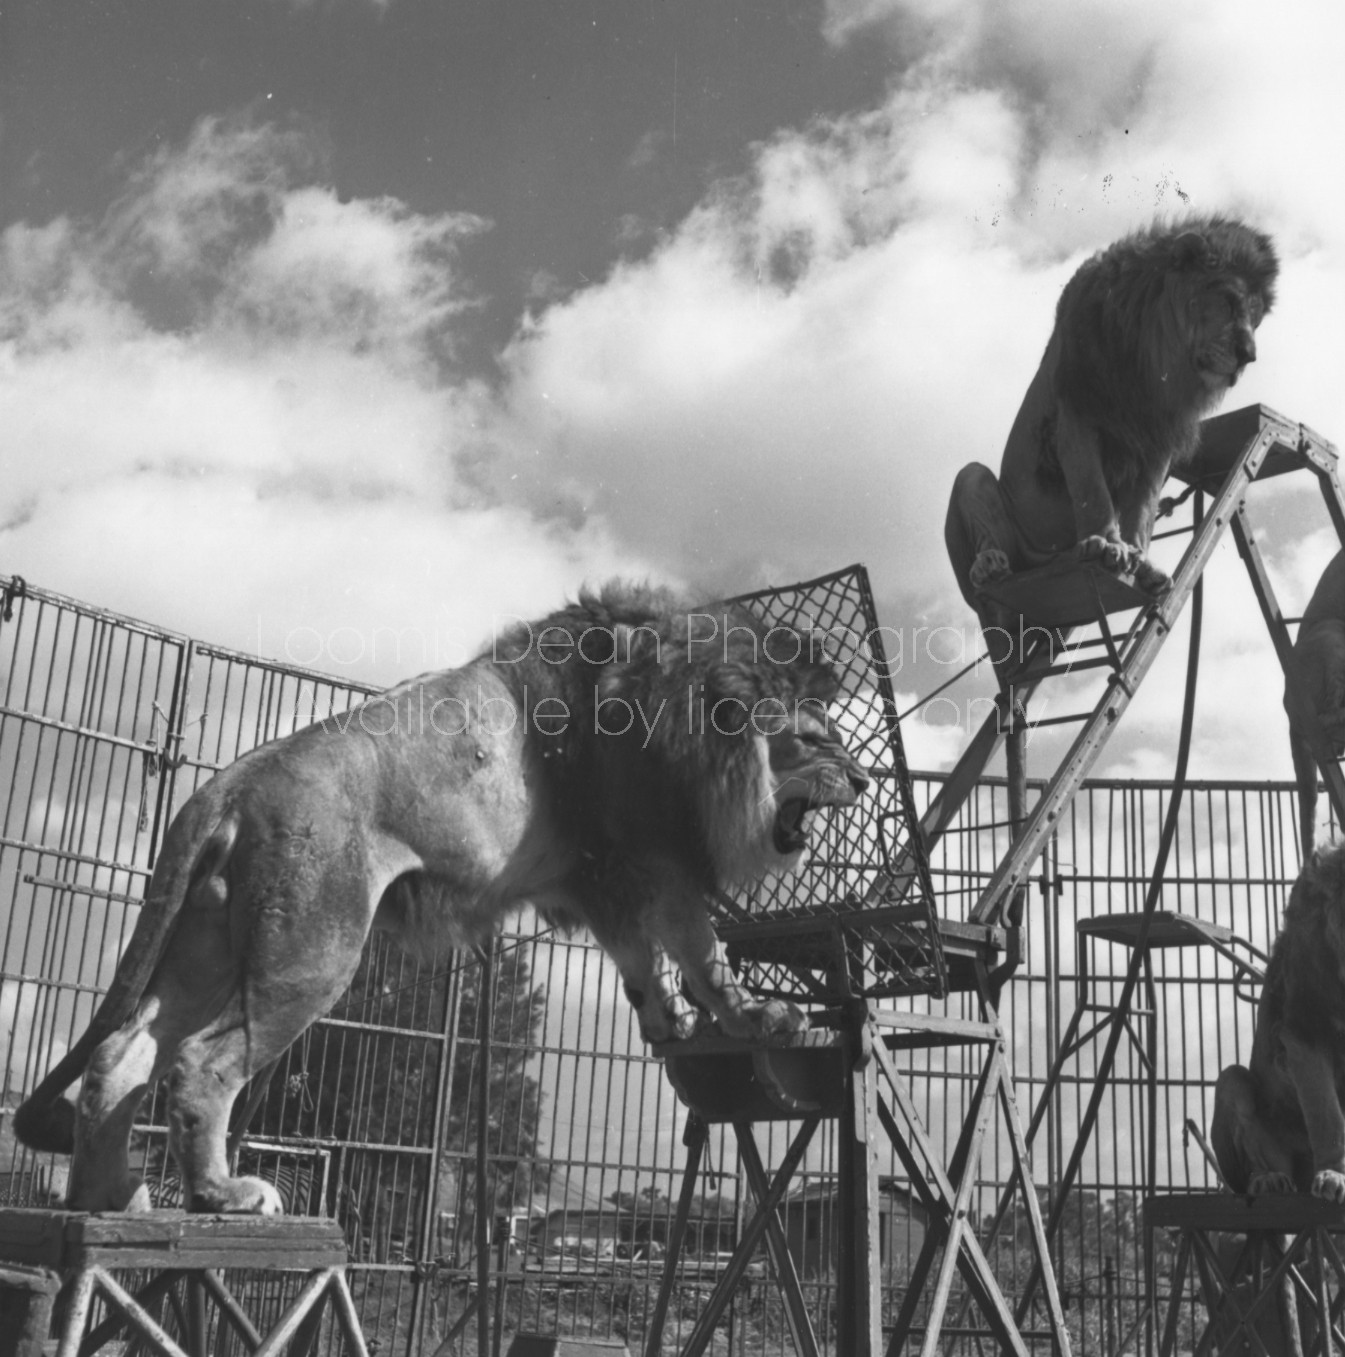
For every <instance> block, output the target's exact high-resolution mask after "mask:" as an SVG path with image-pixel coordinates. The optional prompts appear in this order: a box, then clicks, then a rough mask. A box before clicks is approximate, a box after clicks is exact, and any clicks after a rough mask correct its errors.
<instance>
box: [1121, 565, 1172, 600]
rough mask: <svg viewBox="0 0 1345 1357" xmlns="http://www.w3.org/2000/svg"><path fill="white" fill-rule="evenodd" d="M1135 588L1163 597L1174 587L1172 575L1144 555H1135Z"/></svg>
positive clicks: (1154, 596)
mask: <svg viewBox="0 0 1345 1357" xmlns="http://www.w3.org/2000/svg"><path fill="white" fill-rule="evenodd" d="M1131 573H1132V574H1133V575H1134V576H1135V588H1136V589H1141V590H1143V591H1144V592H1145V593H1146V594H1148V595H1149V596H1150V597H1151V598H1162V596H1163V595H1164V594H1166V593H1167V591H1168V590H1169V589H1171V588H1172V576H1171V575H1169V574H1168V573H1167V571H1165V570H1160V569H1159V568H1158V567H1157V566H1156V565H1153V564H1152V563H1151V562H1150V561H1149V560H1147V559H1146V558H1145V557H1143V556H1136V557H1135V565H1134V569H1133V570H1132V572H1131Z"/></svg>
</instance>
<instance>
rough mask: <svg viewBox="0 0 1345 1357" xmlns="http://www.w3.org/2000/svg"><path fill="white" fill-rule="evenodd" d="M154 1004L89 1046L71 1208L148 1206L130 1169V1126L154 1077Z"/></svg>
mask: <svg viewBox="0 0 1345 1357" xmlns="http://www.w3.org/2000/svg"><path fill="white" fill-rule="evenodd" d="M153 1016H154V1009H153V1008H152V1007H149V1006H145V1005H142V1006H141V1008H140V1009H139V1010H138V1011H137V1012H136V1013H135V1014H134V1015H133V1016H132V1018H131V1019H130V1021H128V1022H127V1023H126V1024H125V1026H123V1027H122V1028H121V1029H120V1030H119V1031H117V1032H114V1033H113V1034H112V1035H111V1036H110V1037H108V1038H107V1039H106V1040H105V1041H104V1042H102V1044H101V1045H99V1046H98V1047H97V1049H96V1050H95V1051H94V1053H93V1056H92V1058H91V1059H90V1061H89V1067H88V1069H87V1070H86V1071H85V1073H84V1084H83V1087H82V1088H81V1090H80V1096H79V1111H78V1116H77V1118H76V1121H75V1148H74V1158H73V1159H72V1161H71V1164H70V1184H69V1189H68V1191H67V1194H66V1204H67V1205H68V1206H69V1207H70V1208H71V1209H72V1210H75V1211H148V1210H150V1208H151V1206H152V1203H151V1202H150V1198H149V1193H148V1191H147V1190H146V1188H145V1185H144V1183H143V1182H142V1181H141V1179H140V1177H139V1175H138V1174H134V1173H132V1172H131V1164H130V1140H131V1125H132V1123H133V1122H134V1121H135V1114H136V1112H137V1111H138V1110H139V1108H140V1104H141V1102H143V1101H144V1097H145V1093H146V1091H147V1090H148V1088H149V1087H150V1085H151V1084H152V1083H153V1082H154V1079H155V1076H156V1073H157V1067H158V1064H159V1052H160V1042H159V1038H158V1035H157V1034H156V1033H155V1032H154V1030H153V1023H152V1018H153Z"/></svg>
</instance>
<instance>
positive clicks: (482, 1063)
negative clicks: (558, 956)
mask: <svg viewBox="0 0 1345 1357" xmlns="http://www.w3.org/2000/svg"><path fill="white" fill-rule="evenodd" d="M476 1004H477V1008H476V1037H477V1053H476V1058H477V1065H476V1067H477V1070H478V1071H479V1074H480V1082H479V1084H478V1088H477V1094H478V1097H479V1099H480V1101H479V1102H478V1103H477V1108H476V1304H477V1312H476V1351H477V1357H490V1227H491V1216H492V1214H493V1209H492V1203H491V1200H490V1187H489V1184H488V1183H487V1181H486V1169H487V1166H488V1157H487V1154H486V1141H487V1138H488V1137H489V1135H490V1033H491V1027H492V1026H493V1018H494V1010H495V939H494V938H493V937H491V938H487V940H486V942H485V944H484V945H483V946H482V947H481V983H480V984H479V985H478V986H477V999H476Z"/></svg>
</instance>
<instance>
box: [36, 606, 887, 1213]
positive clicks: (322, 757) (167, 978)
mask: <svg viewBox="0 0 1345 1357" xmlns="http://www.w3.org/2000/svg"><path fill="white" fill-rule="evenodd" d="M815 652H818V653H815ZM837 683H838V681H837V678H836V675H835V672H834V671H833V669H832V666H831V665H830V663H829V662H828V661H827V660H826V658H825V656H824V655H822V654H820V652H819V648H818V646H817V642H816V638H815V637H813V636H811V635H808V634H804V633H801V632H798V631H795V630H794V629H793V628H791V627H786V626H776V627H773V628H771V629H769V630H768V629H767V628H766V627H765V626H764V625H763V623H762V622H761V621H760V619H759V618H757V617H756V616H755V615H754V614H753V613H751V612H750V611H748V610H747V609H746V608H743V607H741V606H738V605H734V604H727V605H723V606H720V607H716V608H714V609H710V610H690V609H689V608H688V607H687V605H686V603H685V602H679V601H678V600H677V599H676V598H674V597H673V596H672V595H670V594H668V593H667V592H665V591H662V590H655V589H647V588H640V587H635V586H625V585H620V584H614V585H609V586H608V587H607V588H605V589H604V590H603V591H602V592H601V593H600V594H584V595H581V596H580V599H579V601H578V603H576V604H574V605H572V606H571V607H568V608H565V609H562V610H561V611H559V612H556V613H552V614H551V616H549V617H546V618H543V619H542V620H541V621H540V622H536V623H532V624H528V623H522V624H520V625H519V626H517V627H515V628H513V629H512V630H510V631H508V632H506V633H505V634H504V635H502V636H501V637H500V638H499V639H498V640H497V641H496V643H495V645H494V646H493V647H492V649H491V650H490V651H489V652H487V653H485V654H482V655H480V656H478V657H477V658H476V659H475V660H473V661H472V662H471V663H469V664H467V665H464V666H463V667H462V668H461V669H450V670H445V671H443V672H440V673H433V674H423V675H421V676H420V677H419V678H415V679H411V680H409V681H408V682H406V683H403V684H401V685H399V686H398V687H396V688H393V689H391V690H390V691H388V692H386V693H384V694H382V695H381V696H380V697H375V698H371V699H370V700H369V701H367V702H365V703H363V704H362V705H360V706H359V707H356V708H354V709H353V710H352V711H350V712H346V713H342V714H340V715H333V716H331V717H328V718H327V719H326V720H325V721H321V722H319V723H318V724H316V725H313V726H309V727H308V728H307V729H306V730H301V731H298V732H297V733H295V734H293V735H290V736H288V737H287V738H285V739H283V740H276V741H274V742H273V743H271V744H267V745H263V746H261V747H260V748H258V749H254V750H253V751H252V752H251V753H249V754H245V755H244V756H243V757H242V758H241V759H239V760H238V761H237V762H236V763H234V764H231V765H230V766H229V767H227V768H224V769H222V770H221V771H220V772H219V773H217V774H216V775H215V776H214V777H213V778H211V780H210V781H209V782H207V783H206V784H205V785H204V786H202V787H201V788H200V789H199V790H198V791H197V792H196V793H195V795H194V796H192V798H191V800H190V801H188V802H187V804H186V805H185V806H184V807H183V808H182V810H181V811H180V812H179V814H178V815H177V816H176V818H175V819H174V821H173V823H172V825H171V826H170V828H169V830H168V834H167V836H166V838H165V841H164V845H163V850H162V852H161V853H160V855H159V859H158V862H157V863H156V864H155V868H154V875H153V877H152V879H151V881H150V884H149V888H148V890H147V892H146V896H145V902H144V905H143V907H142V908H141V911H140V917H139V919H138V920H137V922H136V927H135V932H134V934H133V935H132V937H131V941H130V943H129V945H128V947H127V949H126V952H125V954H124V955H123V956H122V958H121V962H120V964H119V966H118V968H117V974H116V976H115V978H114V980H113V982H112V986H111V988H110V989H109V991H108V994H107V995H106V997H105V998H104V1000H103V1002H102V1004H101V1005H100V1007H99V1009H98V1011H97V1013H96V1014H95V1015H94V1018H93V1021H92V1023H91V1024H90V1027H89V1029H88V1030H87V1031H86V1032H85V1033H84V1034H83V1035H82V1036H81V1037H80V1038H79V1040H78V1041H77V1042H76V1043H75V1045H74V1046H72V1047H71V1049H70V1050H69V1051H68V1052H67V1053H66V1055H65V1056H64V1057H63V1058H62V1059H61V1060H60V1061H59V1062H58V1063H57V1065H56V1067H55V1068H54V1069H53V1070H52V1071H51V1073H50V1074H48V1075H47V1077H46V1078H45V1079H44V1080H43V1081H42V1083H41V1084H40V1085H39V1086H38V1087H37V1089H36V1090H35V1091H34V1092H33V1093H32V1095H31V1096H30V1097H29V1098H28V1100H27V1101H26V1102H25V1103H24V1104H23V1105H22V1106H21V1107H20V1108H19V1109H18V1111H17V1113H16V1114H15V1118H14V1129H15V1131H16V1133H17V1134H18V1136H19V1138H20V1139H21V1140H22V1141H23V1142H24V1143H25V1144H27V1145H29V1146H31V1147H33V1148H34V1149H40V1150H45V1151H51V1152H56V1153H69V1152H71V1150H73V1152H74V1162H73V1164H72V1165H71V1171H70V1197H69V1204H70V1205H71V1206H72V1207H74V1208H76V1209H79V1210H87V1211H103V1210H121V1209H124V1208H128V1207H129V1208H131V1209H145V1208H147V1207H148V1205H149V1198H148V1195H147V1193H146V1191H145V1188H144V1185H143V1184H142V1183H141V1182H140V1180H139V1178H138V1177H137V1176H136V1175H135V1174H133V1173H132V1172H131V1168H130V1161H129V1156H128V1148H127V1145H128V1139H129V1137H130V1134H131V1127H132V1123H133V1121H134V1119H135V1115H136V1111H137V1109H138V1107H139V1106H140V1103H141V1101H142V1100H143V1098H144V1096H145V1094H146V1092H147V1091H148V1089H149V1088H150V1087H151V1086H152V1085H153V1084H154V1083H155V1082H157V1081H158V1080H160V1079H163V1080H164V1082H165V1084H166V1086H167V1095H168V1096H167V1114H168V1128H169V1145H170V1147H171V1149H172V1152H173V1156H174V1158H175V1159H176V1160H177V1162H178V1166H179V1168H180V1169H181V1172H182V1179H183V1187H184V1196H185V1199H186V1202H187V1205H188V1207H189V1209H191V1210H195V1211H237V1212H254V1213H259V1214H266V1213H270V1212H273V1211H277V1210H279V1209H280V1199H279V1196H278V1194H277V1193H276V1190H275V1188H274V1187H273V1186H272V1185H271V1184H269V1183H266V1182H263V1181H262V1180H260V1179H257V1178H247V1177H235V1176H234V1174H233V1172H232V1170H231V1167H230V1164H229V1161H228V1156H227V1154H226V1150H225V1147H226V1140H227V1131H228V1122H229V1114H230V1110H231V1108H232V1107H233V1103H234V1099H235V1097H236V1095H237V1094H238V1092H239V1090H240V1089H241V1088H242V1087H243V1085H244V1084H245V1083H246V1081H247V1080H248V1079H250V1078H252V1077H253V1076H254V1075H256V1074H257V1073H258V1072H259V1071H261V1070H264V1069H266V1067H267V1065H268V1064H269V1062H271V1061H272V1060H274V1059H276V1058H277V1057H278V1056H279V1055H280V1054H281V1053H282V1052H283V1051H284V1050H285V1049H286V1047H288V1046H289V1045H290V1043H291V1042H293V1041H294V1040H295V1039H296V1038H297V1037H298V1036H299V1035H300V1034H301V1033H302V1032H303V1031H304V1030H305V1029H306V1028H307V1027H308V1025H309V1024H310V1023H312V1022H313V1021H314V1020H315V1019H316V1018H318V1017H320V1016H321V1015H322V1014H324V1013H326V1012H327V1011H328V1010H329V1009H330V1008H331V1006H332V1005H333V1004H334V1003H335V1002H336V1000H337V999H338V998H339V997H340V995H341V993H342V992H343V991H344V990H345V988H346V986H347V985H348V984H349V983H350V978H351V976H352V975H353V974H354V971H355V967H356V965H357V964H358V962H359V959H360V952H361V949H362V948H363V946H364V941H365V938H366V937H367V936H368V933H369V930H370V929H371V928H374V929H379V930H382V931H385V932H388V933H390V934H392V935H393V936H394V937H395V938H397V939H398V940H399V941H400V942H401V943H402V944H403V945H404V946H406V947H407V948H408V949H409V950H411V951H413V952H415V953H417V954H418V955H421V956H425V957H431V956H434V955H435V954H442V953H444V952H446V951H447V950H448V949H450V948H461V947H470V946H472V945H473V944H474V943H477V942H479V941H480V940H481V939H482V938H484V937H487V936H489V934H490V932H491V930H492V929H494V928H495V927H496V926H497V924H498V923H499V922H500V921H501V920H502V919H503V918H504V917H506V916H507V915H508V914H510V913H511V912H513V911H514V910H517V909H519V908H521V907H522V906H523V905H525V904H531V905H532V906H534V907H535V908H536V909H537V910H538V912H539V913H540V914H542V915H543V916H544V917H545V918H546V919H548V920H549V921H551V922H553V923H556V924H559V925H561V926H565V927H569V926H574V925H579V924H582V925H584V926H586V927H587V928H588V929H589V930H590V931H591V932H592V933H593V935H594V936H595V937H596V939H597V940H598V942H599V943H600V944H601V945H602V947H603V948H604V949H605V950H606V952H607V953H608V955H609V956H611V957H612V958H613V960H614V961H615V962H616V965H617V967H618V969H619V970H620V972H621V979H622V982H623V985H624V988H625V992H626V996H627V998H628V999H629V1000H630V1002H631V1004H632V1006H633V1007H634V1008H635V1010H636V1013H637V1015H638V1018H639V1023H640V1030H641V1032H642V1033H643V1034H644V1036H645V1037H646V1038H647V1039H648V1040H650V1041H662V1040H668V1039H670V1038H678V1037H686V1036H689V1035H691V1034H692V1032H693V1030H694V1029H695V1027H696V1022H697V1020H696V1015H695V1014H694V1013H693V1012H692V1010H691V1008H690V1005H689V1004H688V1003H687V1002H686V999H685V998H684V997H683V995H682V993H681V987H685V989H686V991H687V992H688V993H689V994H690V995H691V997H692V998H693V999H694V1000H695V1001H696V1003H697V1004H699V1005H701V1006H703V1007H704V1009H705V1010H707V1011H708V1012H709V1013H710V1014H711V1015H712V1016H713V1018H714V1019H715V1020H716V1021H717V1022H718V1023H719V1025H720V1028H721V1030H722V1031H724V1032H726V1033H728V1034H730V1035H732V1036H738V1037H745V1038H756V1039H762V1038H766V1037H769V1036H771V1035H773V1034H775V1033H778V1032H788V1031H795V1030H798V1029H799V1028H801V1027H804V1026H806V1025H807V1019H806V1017H805V1015H804V1014H803V1013H802V1012H800V1011H799V1010H798V1009H797V1008H795V1007H794V1005H793V1004H790V1003H789V1002H788V1001H786V1000H783V999H778V998H765V999H761V998H755V997H753V996H751V995H749V994H748V993H747V992H746V991H745V990H744V989H743V987H742V986H741V985H740V984H739V983H738V981H737V980H736V979H735V977H734V975H733V973H732V972H731V970H730V969H729V966H728V964H727V960H726V958H725V955H724V951H723V948H722V947H721V946H720V944H719V941H718V939H717V938H716V936H715V933H714V929H713V928H712V927H711V925H710V919H709V914H708V911H707V901H708V900H709V899H711V898H712V897H713V896H714V894H715V892H716V891H717V890H722V889H726V888H728V887H730V886H732V885H734V884H736V883H747V882H752V881H755V880H757V879H759V878H760V877H761V876H763V875H765V874H766V873H768V872H774V873H783V872H788V871H790V870H791V869H793V868H794V867H796V866H797V865H798V863H799V862H800V860H801V858H802V856H803V854H804V852H805V850H806V848H807V846H808V836H809V830H810V827H811V824H812V821H813V819H814V817H815V813H816V812H817V811H819V810H821V809H822V808H824V807H828V806H850V805H853V804H855V802H856V801H857V800H858V798H859V796H860V794H861V793H862V792H863V790H864V788H865V786H866V785H867V783H868V777H867V775H866V774H865V773H864V771H863V770H862V769H861V768H860V767H859V765H858V764H857V763H856V762H855V759H854V758H853V756H852V755H851V754H850V753H849V752H848V751H847V750H846V748H845V745H844V743H843V741H842V739H841V737H840V734H839V731H838V730H837V727H836V725H835V723H834V721H832V719H831V718H830V716H829V715H828V713H827V704H828V703H829V702H830V701H831V700H832V698H834V697H835V696H836V692H837ZM81 1076H83V1086H82V1088H81V1091H80V1095H79V1103H78V1108H77V1109H76V1107H75V1106H74V1105H72V1104H71V1103H70V1102H69V1101H68V1100H66V1099H65V1098H63V1097H62V1096H61V1095H62V1093H63V1092H64V1090H65V1089H66V1088H68V1087H69V1086H70V1085H71V1084H72V1083H74V1082H75V1080H77V1079H79V1078H80V1077H81Z"/></svg>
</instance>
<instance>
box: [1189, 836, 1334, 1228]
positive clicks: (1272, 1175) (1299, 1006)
mask: <svg viewBox="0 0 1345 1357" xmlns="http://www.w3.org/2000/svg"><path fill="white" fill-rule="evenodd" d="M1342 974H1345V844H1337V845H1335V846H1334V847H1332V848H1330V849H1326V850H1323V851H1322V852H1320V853H1318V854H1317V855H1316V856H1315V857H1313V858H1312V859H1311V860H1310V861H1309V862H1308V863H1307V865H1306V866H1305V867H1304V868H1303V870H1302V872H1301V873H1300V875H1299V877H1298V880H1297V881H1296V882H1295V883H1294V889H1293V892H1292V894H1291V895H1290V897H1289V904H1288V907H1287V908H1286V909H1285V911H1284V922H1283V926H1282V927H1281V930H1280V934H1279V936H1278V937H1277V938H1276V939H1275V945H1274V947H1273V948H1272V950H1271V954H1270V964H1269V965H1268V966H1267V968H1266V978H1265V981H1264V983H1263V985H1262V987H1261V998H1260V1002H1259V1004H1258V1006H1257V1014H1256V1034H1255V1036H1254V1038H1253V1040H1252V1054H1251V1059H1250V1061H1249V1062H1248V1064H1247V1066H1245V1067H1244V1066H1242V1065H1230V1066H1228V1068H1226V1069H1225V1070H1223V1071H1222V1072H1221V1073H1220V1075H1219V1080H1218V1083H1217V1084H1216V1086H1215V1095H1214V1116H1213V1118H1212V1120H1211V1122H1210V1144H1211V1146H1212V1147H1213V1149H1214V1153H1215V1157H1216V1159H1217V1160H1218V1162H1219V1172H1220V1173H1221V1174H1222V1175H1223V1178H1224V1181H1225V1183H1227V1185H1228V1186H1229V1187H1230V1188H1231V1189H1232V1190H1233V1191H1234V1192H1245V1193H1249V1194H1251V1195H1253V1196H1255V1195H1259V1194H1262V1193H1268V1192H1311V1193H1313V1195H1315V1196H1318V1197H1324V1198H1326V1199H1327V1200H1329V1201H1334V1202H1345V1113H1342V1110H1341V1100H1342V1094H1345V984H1342V982H1341V977H1342Z"/></svg>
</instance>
